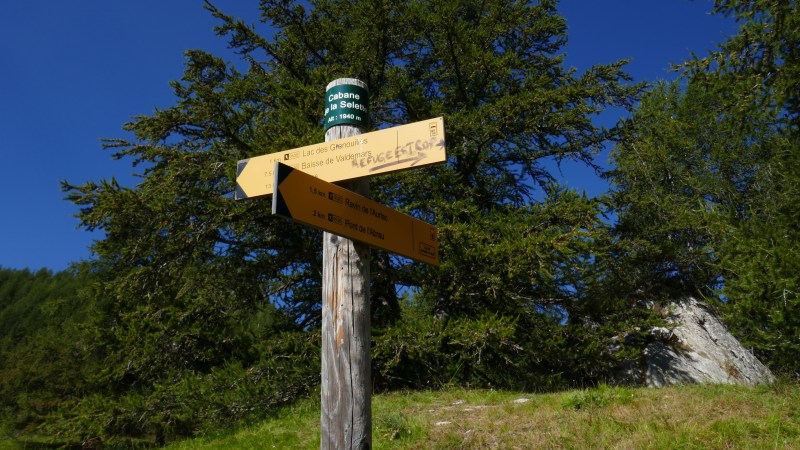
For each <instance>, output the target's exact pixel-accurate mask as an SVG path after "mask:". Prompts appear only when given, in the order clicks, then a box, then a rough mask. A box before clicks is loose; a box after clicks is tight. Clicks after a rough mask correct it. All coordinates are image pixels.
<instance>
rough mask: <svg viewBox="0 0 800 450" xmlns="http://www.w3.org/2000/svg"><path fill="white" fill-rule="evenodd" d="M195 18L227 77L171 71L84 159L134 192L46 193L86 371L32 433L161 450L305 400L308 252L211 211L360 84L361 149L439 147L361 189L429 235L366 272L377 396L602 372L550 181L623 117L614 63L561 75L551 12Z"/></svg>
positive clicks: (594, 233)
mask: <svg viewBox="0 0 800 450" xmlns="http://www.w3.org/2000/svg"><path fill="white" fill-rule="evenodd" d="M206 8H207V9H208V10H209V12H210V13H211V14H213V15H214V16H215V17H216V18H217V19H218V20H219V26H218V28H217V31H218V33H219V35H220V36H221V37H223V38H226V39H228V42H229V43H230V47H231V49H232V50H233V51H234V52H235V53H236V54H237V55H238V56H237V60H235V61H234V62H232V63H231V62H226V61H225V60H224V59H222V58H221V57H220V56H218V55H212V54H209V53H208V52H204V51H202V50H191V51H188V52H186V54H185V57H186V70H185V72H184V74H183V77H182V78H181V79H180V80H178V81H175V82H173V83H172V87H173V90H174V94H175V104H174V106H171V107H169V108H166V109H163V110H157V111H154V112H153V114H151V115H148V116H141V117H137V118H135V119H134V120H133V121H132V122H130V123H128V124H126V125H125V127H124V128H125V130H126V131H127V132H129V135H130V138H128V139H110V140H107V141H105V146H106V147H107V148H108V149H110V150H112V151H113V152H114V153H113V155H114V157H115V158H118V159H121V160H124V161H129V162H130V163H132V164H133V166H134V167H136V168H137V169H138V170H139V175H140V176H141V182H140V183H139V184H137V185H135V186H122V185H120V184H119V183H117V182H116V181H115V180H114V179H111V180H100V181H91V182H88V183H85V184H73V183H70V182H65V183H64V190H65V192H66V195H67V198H68V199H69V200H70V201H72V202H74V203H75V204H77V205H79V206H80V207H81V210H80V213H79V215H78V217H79V220H80V223H81V225H82V226H84V227H85V228H86V229H89V230H102V231H103V232H104V236H105V237H104V238H103V239H101V240H99V241H98V242H97V243H96V244H95V245H94V247H93V250H94V251H95V253H96V255H97V259H96V260H95V261H93V262H92V264H91V271H92V272H93V273H94V274H95V275H96V277H97V278H96V282H94V283H93V284H92V285H91V289H87V290H85V291H84V292H83V293H82V295H83V296H84V297H83V298H84V299H85V300H86V301H87V302H89V303H91V305H92V307H91V311H90V313H89V317H88V319H87V323H86V325H85V327H84V328H83V332H84V339H85V342H86V345H87V347H86V353H85V358H86V361H87V364H91V365H92V367H93V368H96V369H97V370H96V371H93V372H92V373H91V375H90V376H89V380H88V382H87V387H86V390H85V393H84V395H83V397H81V398H80V399H78V400H76V401H73V402H66V403H65V404H64V405H63V407H62V408H61V410H60V411H61V412H60V414H59V415H58V416H55V417H58V420H53V421H51V422H48V423H47V424H45V425H43V427H44V428H42V429H44V430H47V431H48V432H49V433H53V434H55V435H58V436H63V439H65V441H67V442H74V441H76V440H77V441H82V442H85V443H93V442H100V441H102V442H121V440H124V439H144V440H149V441H155V442H164V441H165V440H168V439H171V438H174V437H176V436H182V435H187V434H191V433H193V432H195V431H197V430H202V429H204V428H205V427H208V426H211V424H214V425H217V426H219V425H221V424H224V423H226V422H229V421H235V420H241V419H246V418H249V417H253V416H258V415H263V414H267V413H268V411H269V410H270V408H271V407H273V406H275V405H278V404H281V403H283V402H287V401H292V400H293V399H294V398H296V397H297V396H298V395H302V394H304V393H306V392H308V391H309V390H310V389H311V388H312V387H313V386H314V384H315V383H316V382H317V378H318V377H319V370H318V364H319V363H318V361H319V353H318V349H317V347H318V345H319V344H318V343H317V337H318V336H317V335H316V334H315V330H316V328H317V327H318V325H319V321H320V318H319V310H320V298H321V295H320V278H321V276H320V274H321V267H320V264H321V256H320V233H319V232H317V231H314V230H310V229H307V228H305V227H301V226H296V225H293V224H291V223H288V222H286V221H285V220H283V219H279V218H278V219H276V218H273V217H272V216H271V215H270V213H269V212H270V208H269V205H268V204H267V203H265V202H264V201H262V200H252V201H245V202H235V201H234V200H233V196H232V193H233V191H234V187H235V175H236V173H235V171H236V162H237V161H238V160H241V159H245V158H248V157H253V156H257V155H262V154H267V153H271V152H276V151H280V150H286V149H290V148H295V147H299V146H303V145H309V144H313V143H317V142H321V141H322V140H323V130H322V126H321V120H322V110H323V93H324V88H325V86H326V84H327V83H328V82H329V81H331V80H333V79H336V78H339V77H354V78H358V79H360V80H362V81H364V82H366V84H367V85H368V86H369V89H370V92H371V101H370V110H371V123H372V126H373V128H382V127H388V126H394V125H399V124H404V123H409V122H414V121H418V120H423V119H428V118H432V117H437V116H444V120H445V128H446V133H447V151H448V161H447V163H446V164H444V165H442V166H438V167H435V168H429V169H424V170H417V171H414V172H413V173H409V172H404V173H398V174H393V175H387V176H383V177H380V178H375V179H373V180H372V191H373V197H374V198H375V199H376V200H378V201H381V202H383V203H386V204H389V205H391V206H392V207H395V208H397V209H400V210H402V211H405V212H408V213H410V214H413V215H415V216H417V217H420V218H422V219H424V220H427V221H429V222H431V223H434V224H436V225H437V226H438V227H439V229H440V230H441V237H440V242H441V249H440V251H441V255H440V256H441V259H442V261H443V264H442V265H441V267H439V268H432V267H424V266H420V265H419V264H416V263H411V262H409V261H405V260H402V259H398V258H395V257H394V256H391V255H386V254H384V253H382V252H379V251H375V252H374V258H373V260H374V261H373V264H374V266H375V268H374V269H373V271H372V272H373V274H374V279H373V297H372V299H371V303H372V311H373V315H374V316H375V321H374V323H375V324H376V330H375V342H374V348H375V350H374V351H375V354H376V358H375V364H376V368H375V370H374V372H375V373H376V374H377V375H376V378H378V379H377V380H376V386H377V387H378V388H381V389H387V388H392V387H397V386H420V385H441V384H446V383H463V384H469V385H478V386H509V387H511V386H514V387H520V388H531V389H534V388H542V387H546V386H554V385H561V384H564V383H570V382H576V381H577V380H594V379H597V378H599V377H601V376H602V375H603V373H604V371H605V370H608V369H609V368H610V367H611V366H612V365H613V360H612V359H611V358H609V357H608V355H606V354H605V353H604V352H605V350H604V349H605V348H606V346H605V345H603V344H601V342H604V339H607V338H608V337H609V333H611V332H612V330H611V328H612V327H609V326H600V327H598V326H596V325H595V324H596V323H597V320H598V319H599V318H601V317H603V314H602V313H598V314H599V315H598V314H595V317H592V318H591V319H592V320H589V319H590V317H589V313H588V312H587V311H588V309H587V308H586V307H585V305H586V303H587V301H588V300H587V298H586V284H587V283H588V281H589V279H590V278H591V277H594V276H597V274H593V273H592V271H591V270H590V268H591V266H592V264H591V261H592V243H593V242H596V241H602V240H604V239H606V237H605V236H606V232H607V230H606V228H605V226H604V225H603V224H602V222H601V221H600V220H599V218H598V215H599V212H600V210H601V208H600V204H599V203H598V201H596V200H594V199H590V198H587V197H586V196H583V195H580V194H578V193H575V192H573V191H571V190H569V189H565V188H563V187H561V186H558V185H557V184H556V183H555V182H554V176H553V175H552V174H551V173H550V169H549V167H552V164H553V163H558V162H561V161H564V160H576V161H582V162H584V163H586V164H589V165H592V164H593V157H594V155H595V154H596V153H597V152H598V151H599V150H600V149H601V148H602V147H603V146H604V145H605V144H607V143H608V142H609V141H613V140H615V139H617V138H618V137H619V130H618V129H617V128H603V127H599V126H597V125H595V124H594V123H593V122H592V118H593V116H594V115H596V114H598V113H600V112H602V111H603V110H604V109H606V108H608V107H611V106H614V107H623V108H629V107H630V106H631V105H632V104H633V102H634V101H635V99H636V96H637V94H638V93H639V91H640V89H641V86H638V85H633V84H631V83H629V81H630V80H629V79H628V77H627V76H626V75H625V73H624V72H623V66H624V62H622V61H621V62H612V63H610V64H607V65H597V66H594V67H592V68H591V69H589V70H587V71H586V72H585V73H580V74H579V73H576V72H575V71H573V70H570V69H567V68H565V67H564V65H563V56H562V55H561V52H562V51H563V46H564V44H565V43H566V39H567V37H566V25H565V22H564V20H563V18H561V17H560V16H559V15H558V13H557V10H556V2H553V1H548V0H544V1H541V2H535V3H530V2H523V1H512V2H501V1H472V0H469V1H455V0H445V1H429V0H415V1H408V2H396V1H388V0H371V1H360V2H352V1H341V0H315V1H311V2H305V1H297V2H293V1H288V0H263V1H261V2H260V4H259V8H260V11H261V16H260V22H259V23H258V24H251V23H247V22H245V21H243V20H240V19H235V18H233V17H230V16H228V15H226V14H225V13H224V11H222V10H220V9H218V8H216V7H215V6H214V5H213V4H211V3H206ZM398 286H406V287H407V289H405V290H403V291H404V292H406V293H409V292H412V293H413V295H405V296H403V295H398V289H397V287H398ZM579 316H580V317H579ZM567 322H569V326H568V327H567V326H565V324H566V323H567ZM425 330H428V331H429V332H428V333H423V331H425ZM578 355H581V356H580V357H579V356H578ZM584 356H585V357H584ZM416 369H420V370H416ZM545 383H549V384H548V385H545ZM87 445H88V444H87Z"/></svg>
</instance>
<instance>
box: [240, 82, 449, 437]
mask: <svg viewBox="0 0 800 450" xmlns="http://www.w3.org/2000/svg"><path fill="white" fill-rule="evenodd" d="M325 96H326V106H325V142H326V143H328V144H327V145H319V144H315V145H309V146H305V147H300V148H295V149H291V150H284V151H279V152H276V153H270V154H267V155H261V156H255V157H252V158H248V159H243V160H240V161H239V162H238V163H237V165H236V191H235V195H234V198H235V199H236V200H244V199H248V198H254V197H262V196H267V195H271V196H272V213H273V214H277V215H280V216H283V217H286V218H288V219H292V220H295V221H297V222H300V223H304V224H306V225H309V226H312V227H316V228H319V229H321V230H323V231H324V232H325V233H324V235H323V236H324V237H323V243H322V259H323V263H322V264H323V269H322V413H321V419H322V420H321V424H322V426H321V436H322V439H321V445H320V446H321V447H322V448H323V449H358V450H361V449H371V448H372V401H371V395H372V381H371V378H370V335H371V330H370V304H369V285H370V276H369V248H370V247H369V246H370V245H372V246H376V247H379V248H382V249H384V250H387V251H390V252H393V253H397V254H399V255H401V256H404V257H406V258H410V259H413V260H416V261H419V262H423V263H427V264H433V265H438V264H439V244H438V237H437V236H438V233H437V230H436V227H435V226H433V225H430V224H428V223H425V222H423V221H421V220H419V219H416V218H414V217H412V216H409V215H407V214H403V213H401V212H398V211H395V210H393V209H391V208H389V207H387V206H384V205H381V204H380V203H377V202H374V201H372V200H370V199H369V198H368V197H367V195H366V194H367V193H368V191H369V182H368V181H367V177H370V176H373V175H379V174H382V173H389V172H395V171H398V170H407V169H414V168H419V167H423V166H427V165H430V164H440V163H443V162H445V161H446V159H447V155H446V154H445V134H444V121H443V118H442V117H438V118H435V119H429V120H425V121H421V122H416V123H411V124H407V125H402V126H398V127H393V128H388V129H383V130H378V131H373V132H371V133H366V134H364V135H363V136H358V135H361V134H362V133H363V131H364V129H365V128H367V126H368V122H369V114H368V109H369V99H368V92H367V88H366V85H365V84H364V83H363V82H361V81H359V80H356V79H352V78H341V79H338V80H334V81H332V82H331V83H329V84H328V87H327V90H326V94H325ZM354 136H358V137H354ZM305 171H308V173H306V172H305ZM348 180H349V181H348ZM337 181H339V182H341V183H340V185H339V186H337V185H335V184H332V183H333V182H337ZM334 233H336V234H334ZM351 239H352V240H351Z"/></svg>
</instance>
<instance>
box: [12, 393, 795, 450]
mask: <svg viewBox="0 0 800 450" xmlns="http://www.w3.org/2000/svg"><path fill="white" fill-rule="evenodd" d="M319 416H320V406H319V400H318V399H317V398H311V399H306V400H303V401H300V402H298V403H297V404H295V405H293V406H291V407H286V408H283V409H281V410H280V411H278V412H277V413H276V414H275V415H274V416H273V417H272V418H270V419H268V420H265V421H262V422H259V423H254V424H250V425H247V426H241V427H239V428H237V429H231V430H225V431H220V432H218V433H217V434H207V435H204V436H198V437H197V438H195V439H191V440H186V441H182V442H174V443H171V444H169V445H168V446H167V447H166V448H167V449H169V450H189V449H192V450H196V449H200V450H203V449H206V450H211V449H215V450H216V449H220V450H229V449H230V450H234V449H235V450H240V449H271V448H275V449H316V448H319V441H320V436H319V429H320V428H319ZM372 424H373V432H372V434H373V447H374V448H375V449H377V450H380V449H473V448H474V449H478V448H508V449H514V448H551V449H604V448H648V449H674V448H703V449H726V448H778V449H783V448H787V449H788V448H800V386H799V385H797V384H791V383H789V384H786V383H784V384H776V385H773V386H761V387H756V388H746V387H738V386H684V387H670V388H661V389H633V388H625V387H611V386H605V385H601V386H599V387H597V388H593V389H580V390H572V391H566V392H559V393H550V394H530V393H519V392H505V391H493V390H462V389H451V390H445V391H421V392H395V393H390V394H383V395H377V396H374V397H373V401H372ZM22 448H25V446H24V445H23V444H21V443H15V442H13V441H10V440H2V439H0V450H16V449H22Z"/></svg>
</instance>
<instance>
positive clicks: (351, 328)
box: [320, 78, 372, 450]
mask: <svg viewBox="0 0 800 450" xmlns="http://www.w3.org/2000/svg"><path fill="white" fill-rule="evenodd" d="M325 98H326V103H325V105H326V106H325V128H326V131H325V142H329V141H333V140H336V139H341V138H346V137H350V136H355V135H359V134H361V133H363V132H364V129H365V128H366V127H367V122H368V118H369V115H368V114H367V108H368V105H369V100H368V92H367V86H366V84H364V83H363V82H362V81H360V80H356V79H353V78H340V79H337V80H334V81H332V82H330V83H329V84H328V86H327V89H326V94H325ZM342 186H344V187H346V188H347V189H349V190H351V191H353V192H356V193H358V194H361V195H365V196H366V195H367V194H368V191H369V181H368V180H367V179H366V178H362V179H360V180H355V181H349V182H345V183H342ZM369 252H370V249H369V246H367V245H366V244H363V243H359V242H354V241H351V240H350V239H345V238H343V237H340V236H337V235H335V234H332V233H328V232H325V233H324V234H323V243H322V267H323V269H322V413H321V444H320V447H321V448H322V449H359V450H360V449H371V448H372V401H371V395H372V381H371V377H370V365H371V361H370V340H371V330H370V305H369V284H370V273H369Z"/></svg>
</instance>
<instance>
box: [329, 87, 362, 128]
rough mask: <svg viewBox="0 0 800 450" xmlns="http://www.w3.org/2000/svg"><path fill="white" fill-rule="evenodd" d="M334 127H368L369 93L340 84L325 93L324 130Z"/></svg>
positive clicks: (359, 88)
mask: <svg viewBox="0 0 800 450" xmlns="http://www.w3.org/2000/svg"><path fill="white" fill-rule="evenodd" d="M334 125H355V126H357V127H361V128H367V127H368V126H369V93H368V92H367V90H366V89H364V88H363V87H361V86H357V85H354V84H341V85H338V86H332V87H331V88H330V89H328V91H327V92H326V93H325V129H326V130H327V129H328V128H330V127H332V126H334Z"/></svg>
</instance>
